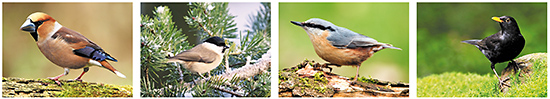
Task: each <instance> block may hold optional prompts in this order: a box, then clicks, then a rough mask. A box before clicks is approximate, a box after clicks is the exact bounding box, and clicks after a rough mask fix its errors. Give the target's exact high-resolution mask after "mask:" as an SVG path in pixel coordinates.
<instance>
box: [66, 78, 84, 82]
mask: <svg viewBox="0 0 550 99" xmlns="http://www.w3.org/2000/svg"><path fill="white" fill-rule="evenodd" d="M75 81H78V82H82V79H71V80H69V82H75Z"/></svg>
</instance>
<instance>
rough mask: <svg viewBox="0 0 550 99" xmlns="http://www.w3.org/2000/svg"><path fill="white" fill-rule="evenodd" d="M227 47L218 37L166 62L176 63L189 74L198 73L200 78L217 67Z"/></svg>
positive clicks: (207, 40) (209, 39)
mask: <svg viewBox="0 0 550 99" xmlns="http://www.w3.org/2000/svg"><path fill="white" fill-rule="evenodd" d="M227 48H229V47H227V46H226V45H225V40H223V39H222V38H220V37H217V36H215V37H211V38H208V39H206V40H205V41H204V42H203V43H201V44H199V45H197V46H195V47H193V48H191V49H189V50H186V51H183V52H181V53H179V54H178V55H176V56H174V57H171V58H168V61H167V62H177V63H180V64H182V65H183V67H184V68H185V69H187V70H189V71H191V72H194V73H198V74H199V75H200V76H201V77H203V78H204V76H202V74H203V73H206V72H209V71H210V70H212V69H214V68H216V67H218V65H220V63H221V62H222V59H223V52H224V51H225V50H226V49H227Z"/></svg>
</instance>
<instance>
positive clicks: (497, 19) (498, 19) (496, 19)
mask: <svg viewBox="0 0 550 99" xmlns="http://www.w3.org/2000/svg"><path fill="white" fill-rule="evenodd" d="M491 19H493V20H495V21H497V22H504V21H502V20H500V18H499V17H493V18H491Z"/></svg>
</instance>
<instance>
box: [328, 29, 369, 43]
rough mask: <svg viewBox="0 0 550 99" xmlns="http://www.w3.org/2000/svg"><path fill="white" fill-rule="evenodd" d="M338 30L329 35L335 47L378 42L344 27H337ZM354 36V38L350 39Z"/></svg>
mask: <svg viewBox="0 0 550 99" xmlns="http://www.w3.org/2000/svg"><path fill="white" fill-rule="evenodd" d="M336 29H338V30H337V31H333V32H334V33H333V34H331V35H330V36H328V37H327V40H329V41H331V43H332V45H333V46H334V47H338V48H355V47H360V46H373V45H376V44H378V41H376V40H375V39H373V38H370V37H368V36H365V35H361V34H357V33H355V32H353V31H351V30H349V29H346V28H343V27H336ZM349 38H353V39H349Z"/></svg>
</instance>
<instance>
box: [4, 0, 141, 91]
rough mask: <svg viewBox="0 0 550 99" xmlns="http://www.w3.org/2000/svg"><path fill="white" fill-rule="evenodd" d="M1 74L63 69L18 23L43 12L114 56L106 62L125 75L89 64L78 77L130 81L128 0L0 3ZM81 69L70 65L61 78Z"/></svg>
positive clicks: (28, 75)
mask: <svg viewBox="0 0 550 99" xmlns="http://www.w3.org/2000/svg"><path fill="white" fill-rule="evenodd" d="M2 7H3V8H2V9H3V11H2V15H3V17H2V57H3V58H2V76H3V77H24V78H41V79H46V77H53V76H57V75H59V74H61V73H63V69H62V68H61V67H59V66H57V65H55V64H53V63H52V62H50V61H49V60H48V59H46V57H44V55H43V54H42V53H41V52H40V50H39V49H38V47H37V46H36V43H35V41H34V40H33V38H32V37H31V35H30V34H29V33H28V32H23V31H21V30H19V27H20V26H21V25H22V24H23V22H24V21H25V20H26V18H27V16H29V15H30V14H31V13H33V12H37V11H40V12H45V13H47V14H48V15H50V16H52V17H53V18H54V19H56V20H57V22H59V23H60V24H61V25H63V26H65V27H67V28H70V29H72V30H75V31H78V32H80V33H81V34H82V35H84V36H86V37H87V38H88V39H90V40H92V41H93V42H95V43H96V44H97V45H99V46H101V47H102V48H103V50H105V51H106V52H107V53H109V54H110V55H111V56H113V57H115V58H116V59H117V60H118V62H112V61H111V62H110V63H111V65H113V66H114V67H115V68H116V69H117V70H118V71H120V72H121V73H123V74H124V75H126V78H120V77H118V76H116V75H115V74H114V73H112V72H111V71H109V70H107V69H104V68H101V67H97V66H94V67H91V68H90V71H89V72H88V73H86V74H85V75H84V76H83V77H82V79H83V80H84V81H88V82H101V83H109V84H118V85H132V78H133V74H132V51H133V50H132V3H3V5H2ZM80 73H82V69H76V70H75V69H72V70H71V71H70V72H69V75H66V76H64V77H61V79H74V78H76V77H77V76H78V75H79V74H80Z"/></svg>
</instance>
